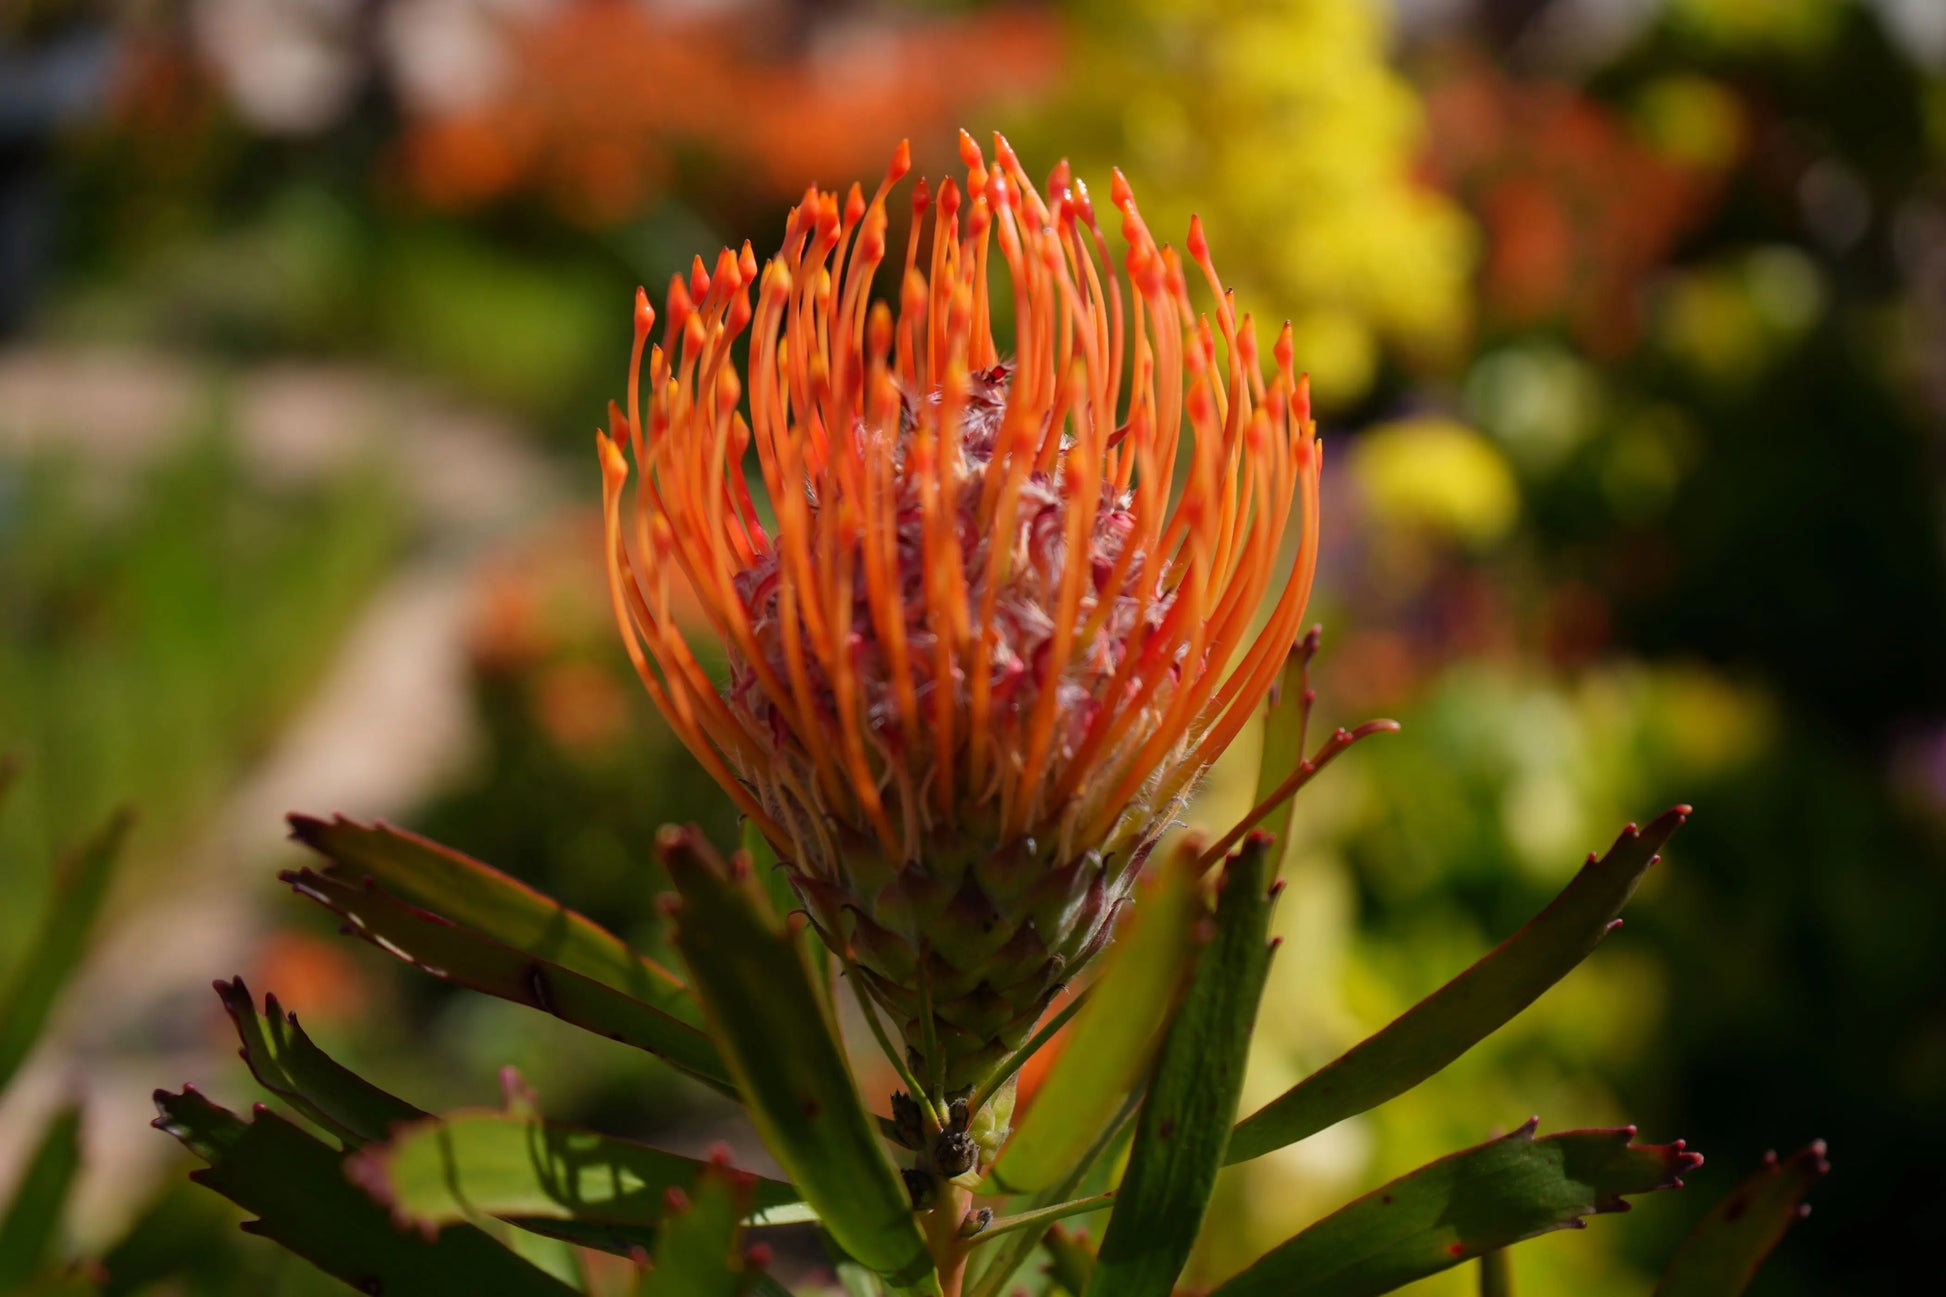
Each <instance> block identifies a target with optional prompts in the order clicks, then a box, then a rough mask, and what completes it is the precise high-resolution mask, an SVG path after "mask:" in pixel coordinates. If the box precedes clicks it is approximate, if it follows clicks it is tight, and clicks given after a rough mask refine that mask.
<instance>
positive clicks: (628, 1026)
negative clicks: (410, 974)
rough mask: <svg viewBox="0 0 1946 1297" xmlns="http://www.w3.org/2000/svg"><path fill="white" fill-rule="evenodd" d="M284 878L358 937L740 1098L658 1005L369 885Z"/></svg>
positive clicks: (307, 872)
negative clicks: (663, 1062)
mask: <svg viewBox="0 0 1946 1297" xmlns="http://www.w3.org/2000/svg"><path fill="white" fill-rule="evenodd" d="M279 877H281V878H282V879H283V880H284V881H285V882H287V883H289V884H290V885H291V887H292V888H293V889H295V890H296V891H297V892H298V893H299V894H301V895H304V896H308V897H310V898H311V899H312V900H314V901H317V902H318V903H319V904H321V905H323V906H325V907H326V908H328V909H330V910H332V911H334V912H335V913H337V914H339V915H341V916H343V917H344V918H345V919H346V920H347V921H348V923H349V926H350V930H351V931H352V932H354V933H356V934H357V935H359V936H361V937H364V938H365V939H366V940H368V941H370V942H371V943H372V944H373V945H375V946H378V947H379V948H380V949H381V950H386V951H389V952H391V953H392V954H394V955H396V956H398V957H399V958H401V959H404V960H405V961H407V962H408V963H410V964H412V965H413V966H415V967H417V968H419V969H421V970H423V971H425V972H427V973H430V974H432V975H433V976H434V977H437V978H439V979H441V980H442V981H447V982H452V983H454V984H456V985H459V986H467V987H471V988H472V989H474V990H476V991H484V992H485V993H487V994H488V995H495V996H498V997H500V998H501V999H503V1000H512V1001H513V1002H514V1003H516V1004H525V1005H528V1006H530V1007H532V1008H536V1009H539V1010H540V1011H541V1012H543V1013H550V1014H552V1015H554V1016H555V1017H557V1018H559V1019H561V1020H562V1021H563V1022H567V1023H572V1024H573V1025H574V1026H577V1027H580V1028H581V1029H582V1030H584V1031H591V1032H594V1033H595V1034H596V1035H598V1036H606V1037H607V1038H608V1039H610V1040H616V1041H620V1042H622V1043H623V1044H626V1045H633V1046H635V1047H636V1048H637V1049H645V1050H647V1051H649V1052H650V1053H652V1054H655V1055H657V1056H659V1057H661V1058H662V1059H664V1060H666V1061H667V1062H669V1063H671V1064H673V1065H674V1066H676V1067H678V1068H680V1069H681V1070H682V1071H684V1072H687V1073H689V1074H690V1075H691V1076H694V1077H696V1078H697V1079H698V1080H700V1081H703V1082H705V1083H707V1084H709V1085H711V1086H713V1087H715V1088H716V1089H718V1090H721V1091H723V1092H724V1093H726V1094H731V1093H733V1089H732V1086H731V1084H730V1079H729V1074H728V1072H726V1071H725V1070H724V1067H723V1061H722V1059H721V1058H719V1057H718V1056H717V1053H716V1048H715V1046H714V1045H712V1044H711V1043H710V1040H709V1037H707V1036H705V1035H704V1034H703V1033H702V1032H701V1031H700V1030H698V1029H697V1028H696V1027H693V1026H691V1025H690V1024H688V1023H686V1022H683V1021H681V1020H679V1019H677V1018H674V1017H671V1016H670V1015H669V1014H667V1013H664V1012H663V1011H662V1010H660V1009H658V1008H656V1007H655V1006H654V1005H652V1004H647V1003H645V1002H643V1001H641V1000H637V999H634V998H633V997H631V996H629V995H627V994H625V993H623V992H621V991H618V990H616V989H615V988H614V987H612V986H610V985H608V984H607V983H605V982H599V981H596V980H595V979H593V978H591V977H584V976H582V975H581V974H580V973H575V972H570V971H569V970H568V969H565V968H563V967H561V966H560V965H559V964H553V963H549V962H548V961H547V960H544V959H540V958H538V957H536V956H534V955H531V954H529V953H528V952H526V951H524V950H518V949H515V948H514V947H512V946H508V945H504V944H502V943H500V942H498V941H495V940H493V939H492V938H490V937H488V936H486V935H485V934H483V933H480V932H477V931H475V930H473V929H471V928H467V927H463V926H461V925H459V924H457V923H454V922H453V921H452V920H450V919H447V918H444V917H442V916H440V915H437V914H433V913H431V912H429V911H426V910H422V909H420V908H418V907H417V906H414V905H409V904H407V903H406V902H404V901H402V900H400V899H399V898H398V897H396V896H393V895H392V894H391V893H389V892H387V891H385V890H384V889H382V888H380V887H379V886H378V885H377V884H376V883H374V882H371V881H369V880H367V881H364V882H362V883H361V882H351V881H348V880H346V879H345V878H343V877H342V876H327V875H325V874H320V873H318V872H316V871H315V870H311V869H301V870H296V871H287V872H285V873H284V874H281V875H279Z"/></svg>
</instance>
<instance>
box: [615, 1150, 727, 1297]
mask: <svg viewBox="0 0 1946 1297" xmlns="http://www.w3.org/2000/svg"><path fill="white" fill-rule="evenodd" d="M746 1179H747V1177H740V1176H738V1175H737V1173H735V1172H732V1171H728V1170H726V1169H724V1168H723V1167H719V1166H710V1165H708V1164H705V1165H704V1166H703V1168H702V1174H701V1175H700V1176H698V1177H697V1178H696V1180H695V1181H694V1182H693V1183H692V1186H691V1189H690V1191H689V1192H688V1194H686V1195H684V1194H681V1193H680V1192H679V1191H678V1192H672V1193H671V1194H670V1198H671V1202H670V1204H669V1210H668V1213H667V1214H666V1215H665V1216H664V1217H663V1222H662V1232H661V1236H660V1237H659V1238H657V1239H656V1245H655V1268H654V1269H652V1270H650V1271H649V1272H648V1274H646V1275H644V1276H643V1277H642V1286H641V1288H640V1289H639V1290H638V1292H639V1294H640V1297H737V1294H739V1293H741V1292H743V1291H745V1289H746V1288H747V1286H748V1285H747V1283H746V1281H745V1278H744V1268H745V1266H744V1259H743V1257H742V1255H741V1253H740V1252H739V1250H738V1241H739V1240H740V1238H741V1237H742V1230H741V1228H740V1227H739V1225H738V1223H737V1222H738V1221H740V1220H742V1219H743V1217H744V1216H745V1215H747V1214H748V1213H749V1210H750V1192H749V1187H748V1185H747V1184H746V1183H744V1181H745V1180H746Z"/></svg>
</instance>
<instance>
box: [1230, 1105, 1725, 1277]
mask: <svg viewBox="0 0 1946 1297" xmlns="http://www.w3.org/2000/svg"><path fill="white" fill-rule="evenodd" d="M1537 1124H1538V1123H1537V1122H1536V1121H1533V1120H1530V1121H1528V1122H1526V1123H1525V1124H1523V1125H1522V1126H1521V1127H1520V1129H1518V1130H1516V1131H1514V1132H1513V1133H1512V1134H1510V1135H1504V1136H1502V1137H1501V1138H1499V1139H1495V1140H1491V1141H1489V1142H1487V1143H1485V1144H1481V1145H1479V1146H1478V1147H1475V1148H1470V1149H1467V1150H1465V1151H1464V1152H1460V1153H1454V1154H1452V1155H1451V1156H1448V1157H1443V1158H1441V1159H1440V1160H1439V1161H1437V1162H1433V1163H1431V1164H1429V1165H1427V1166H1422V1167H1420V1168H1419V1169H1418V1170H1417V1171H1414V1172H1412V1173H1411V1174H1409V1175H1404V1176H1401V1177H1400V1178H1398V1179H1397V1180H1394V1181H1392V1183H1390V1184H1388V1185H1385V1186H1384V1187H1383V1188H1380V1189H1375V1190H1373V1191H1372V1192H1371V1193H1368V1194H1366V1195H1365V1196H1364V1197H1363V1198H1360V1199H1358V1200H1357V1201H1356V1202H1353V1203H1351V1204H1349V1205H1348V1206H1345V1207H1342V1208H1340V1209H1339V1210H1337V1211H1336V1212H1333V1213H1332V1214H1331V1215H1329V1216H1327V1217H1325V1218H1324V1219H1323V1220H1321V1221H1319V1222H1318V1223H1317V1224H1315V1225H1313V1226H1311V1227H1310V1228H1309V1229H1307V1230H1304V1231H1303V1232H1302V1233H1299V1234H1297V1235H1296V1236H1295V1237H1293V1238H1290V1239H1287V1240H1285V1241H1284V1242H1283V1243H1280V1244H1278V1245H1277V1246H1276V1247H1275V1248H1273V1249H1272V1250H1271V1251H1270V1252H1269V1253H1267V1254H1265V1255H1264V1256H1263V1257H1262V1258H1261V1259H1260V1260H1258V1261H1257V1262H1256V1263H1255V1264H1254V1265H1252V1266H1250V1267H1249V1268H1248V1269H1247V1270H1244V1271H1243V1272H1242V1273H1241V1274H1239V1275H1237V1276H1236V1277H1235V1278H1233V1279H1231V1280H1229V1281H1228V1282H1227V1283H1224V1284H1222V1285H1221V1286H1220V1287H1218V1288H1217V1289H1216V1291H1215V1293H1213V1294H1212V1297H1370V1294H1374V1293H1386V1292H1391V1291H1392V1290H1393V1289H1395V1288H1399V1287H1402V1286H1404V1285H1405V1284H1408V1283H1411V1282H1412V1281H1413V1280H1415V1279H1423V1278H1424V1277H1425V1276H1427V1275H1429V1274H1436V1273H1438V1272H1439V1271H1441V1270H1445V1269H1447V1268H1449V1267H1451V1266H1455V1265H1459V1264H1460V1263H1461V1262H1463V1261H1468V1260H1471V1259H1472V1258H1474V1257H1477V1256H1480V1255H1482V1254H1484V1253H1487V1252H1491V1251H1493V1250H1494V1249H1496V1248H1503V1247H1506V1246H1507V1245H1509V1244H1511V1243H1517V1242H1519V1241H1520V1240H1521V1239H1526V1238H1532V1237H1534V1236H1535V1235H1537V1234H1545V1233H1547V1232H1548V1231H1550V1230H1557V1229H1567V1228H1573V1227H1576V1226H1580V1225H1582V1224H1585V1221H1584V1220H1583V1217H1586V1216H1590V1215H1594V1214H1597V1213H1600V1212H1610V1211H1624V1210H1626V1209H1627V1207H1628V1203H1627V1202H1626V1201H1625V1200H1626V1198H1627V1196H1628V1195H1630V1194H1639V1193H1649V1192H1651V1191H1653V1190H1657V1189H1672V1188H1680V1187H1681V1185H1682V1180H1681V1178H1680V1177H1681V1175H1682V1173H1683V1172H1685V1171H1687V1170H1689V1169H1690V1168H1691V1167H1694V1166H1696V1165H1698V1164H1700V1163H1701V1162H1702V1160H1703V1159H1702V1158H1701V1157H1700V1156H1699V1155H1697V1154H1695V1153H1689V1152H1685V1151H1684V1150H1683V1145H1682V1142H1681V1141H1680V1140H1678V1141H1677V1142H1676V1143H1674V1144H1637V1143H1635V1142H1634V1138H1635V1128H1634V1127H1633V1126H1629V1127H1625V1128H1623V1129H1620V1130H1570V1131H1563V1132H1561V1133H1559V1134H1555V1135H1548V1136H1545V1137H1544V1138H1540V1139H1536V1138H1535V1137H1534V1130H1535V1127H1536V1125H1537Z"/></svg>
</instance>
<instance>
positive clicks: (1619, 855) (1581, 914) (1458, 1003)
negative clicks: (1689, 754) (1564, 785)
mask: <svg viewBox="0 0 1946 1297" xmlns="http://www.w3.org/2000/svg"><path fill="white" fill-rule="evenodd" d="M1688 815H1689V808H1688V807H1687V806H1677V807H1675V808H1673V809H1671V810H1668V811H1665V812H1663V814H1662V815H1661V816H1660V817H1659V818H1658V819H1657V820H1656V821H1655V822H1654V823H1653V824H1651V825H1649V827H1648V828H1647V829H1645V830H1641V831H1639V832H1638V831H1637V829H1636V827H1635V826H1634V825H1633V824H1631V825H1629V826H1628V827H1627V828H1626V829H1623V830H1622V834H1621V836H1620V837H1618V838H1617V839H1616V840H1615V845H1614V846H1612V847H1610V848H1609V850H1608V854H1607V855H1605V856H1603V857H1602V858H1601V859H1599V860H1597V859H1595V858H1594V856H1593V855H1590V856H1589V857H1588V863H1587V864H1585V865H1583V866H1582V867H1581V870H1580V872H1579V873H1577V874H1576V875H1575V876H1574V879H1573V881H1571V882H1570V883H1569V884H1568V885H1567V887H1566V888H1565V889H1564V890H1563V891H1562V892H1561V894H1560V895H1559V896H1557V897H1555V898H1554V900H1553V901H1552V902H1551V903H1549V905H1548V906H1547V908H1546V909H1544V910H1542V911H1541V912H1540V913H1539V914H1537V915H1535V916H1534V918H1533V919H1532V920H1530V921H1529V922H1528V924H1527V926H1526V927H1524V928H1522V929H1521V930H1520V931H1519V932H1516V933H1515V934H1514V935H1513V936H1511V937H1509V938H1507V940H1506V941H1504V942H1502V943H1501V944H1500V945H1499V946H1498V947H1497V948H1495V949H1494V950H1493V951H1492V952H1490V953H1489V954H1488V955H1487V956H1486V957H1485V958H1483V959H1481V960H1480V961H1479V962H1478V963H1476V964H1474V965H1473V967H1471V968H1469V969H1467V970H1466V971H1465V972H1463V973H1461V974H1460V975H1459V976H1458V977H1455V978H1454V979H1453V980H1452V981H1450V982H1448V983H1447V984H1446V985H1445V986H1442V987H1441V988H1439V989H1438V990H1437V991H1434V992H1433V993H1432V994H1431V995H1429V996H1427V997H1426V998H1425V999H1423V1000H1421V1001H1420V1002H1419V1003H1418V1004H1416V1005H1414V1006H1413V1007H1412V1008H1410V1009H1408V1010H1407V1011H1406V1012H1405V1013H1404V1014H1402V1015H1401V1016H1400V1017H1399V1018H1397V1019H1396V1020H1395V1021H1393V1022H1392V1024H1391V1025H1390V1026H1388V1027H1386V1028H1385V1029H1384V1030H1382V1031H1380V1032H1379V1033H1378V1034H1377V1035H1375V1036H1372V1037H1370V1038H1368V1039H1367V1040H1365V1041H1364V1042H1362V1043H1361V1044H1358V1045H1355V1046H1353V1047H1352V1049H1351V1050H1350V1051H1349V1052H1347V1053H1346V1054H1344V1055H1343V1056H1342V1057H1340V1058H1339V1059H1338V1060H1337V1061H1336V1062H1333V1063H1329V1064H1327V1065H1326V1066H1324V1067H1322V1068H1320V1069H1319V1070H1318V1071H1316V1072H1313V1073H1312V1074H1311V1075H1310V1076H1308V1077H1306V1078H1304V1080H1302V1081H1300V1082H1298V1083H1297V1084H1296V1085H1295V1086H1293V1087H1292V1088H1290V1089H1289V1090H1286V1091H1285V1092H1284V1093H1283V1094H1281V1095H1279V1096H1278V1097H1277V1098H1275V1099H1273V1100H1271V1101H1270V1102H1269V1103H1268V1104H1266V1105H1265V1106H1264V1107H1262V1108H1260V1109H1258V1110H1257V1111H1256V1112H1255V1113H1253V1114H1252V1115H1251V1116H1250V1117H1248V1118H1246V1119H1245V1120H1244V1121H1243V1122H1242V1123H1241V1124H1240V1125H1238V1126H1237V1128H1236V1130H1235V1132H1234V1133H1232V1134H1231V1136H1230V1149H1229V1153H1228V1155H1227V1159H1226V1160H1227V1162H1228V1163H1231V1164H1234V1163H1237V1162H1245V1161H1248V1160H1249V1159H1251V1158H1253V1157H1262V1156H1263V1155H1264V1154H1265V1153H1269V1152H1271V1151H1273V1150H1275V1149H1279V1148H1283V1147H1284V1146H1285V1145H1287V1144H1295V1143H1297V1142H1298V1141H1299V1140H1301V1139H1307V1138H1309V1137H1310V1136H1312V1135H1315V1134H1317V1133H1318V1132H1319V1131H1321V1130H1323V1129H1325V1128H1326V1127H1328V1126H1333V1125H1336V1124H1337V1123H1338V1122H1340V1121H1343V1120H1344V1119H1345V1118H1347V1117H1352V1116H1356V1115H1357V1114H1359V1113H1361V1112H1365V1111H1367V1110H1368V1109H1371V1108H1376V1107H1377V1106H1378V1105H1379V1104H1381V1103H1384V1102H1385V1101H1386V1100H1388V1099H1394V1098H1397V1097H1398V1096H1399V1095H1401V1094H1404V1093H1405V1092H1406V1091H1407V1090H1410V1089H1411V1088H1412V1087H1413V1086H1415V1085H1418V1084H1419V1083H1420V1082H1421V1081H1423V1080H1425V1079H1426V1078H1427V1077H1429V1076H1431V1075H1433V1074H1434V1073H1435V1072H1438V1071H1439V1070H1440V1069H1441V1068H1443V1067H1445V1066H1446V1065H1447V1064H1448V1063H1451V1062H1452V1061H1453V1060H1454V1059H1456V1058H1458V1057H1459V1056H1460V1055H1461V1054H1464V1053H1465V1052H1466V1051H1467V1050H1469V1049H1471V1048H1473V1046H1475V1045H1477V1044H1479V1043H1480V1042H1481V1041H1482V1040H1484V1039H1486V1037H1488V1036H1489V1035H1491V1034H1493V1032H1494V1031H1496V1030H1498V1029H1499V1028H1500V1027H1501V1026H1502V1025H1504V1024H1505V1023H1506V1022H1507V1021H1508V1020H1510V1019H1511V1018H1513V1017H1514V1016H1515V1015H1516V1014H1518V1013H1519V1012H1520V1011H1521V1010H1523V1009H1525V1008H1526V1007H1527V1006H1528V1005H1530V1004H1532V1003H1533V1002H1534V1001H1535V1000H1537V999H1539V998H1540V997H1541V993H1542V992H1544V991H1546V990H1547V988H1548V987H1550V986H1552V985H1554V984H1555V983H1556V982H1558V981H1560V980H1561V979H1562V978H1563V977H1566V976H1567V975H1568V973H1569V972H1571V971H1573V969H1574V968H1575V966H1576V965H1578V964H1579V963H1580V962H1581V961H1582V960H1584V959H1586V958H1587V957H1588V955H1589V954H1590V953H1591V952H1592V951H1593V950H1594V948H1595V947H1596V946H1598V945H1600V944H1601V941H1602V938H1603V937H1605V936H1607V935H1608V934H1609V933H1610V932H1612V931H1613V930H1614V929H1615V928H1616V927H1618V926H1619V924H1620V920H1618V919H1617V918H1616V917H1615V916H1616V915H1617V914H1619V913H1620V912H1621V909H1622V907H1623V906H1624V905H1626V904H1627V903H1628V898H1629V897H1630V896H1632V895H1633V894H1634V892H1635V885H1636V884H1637V883H1638V882H1640V881H1641V879H1642V875H1643V874H1644V873H1646V872H1647V871H1648V868H1649V866H1650V865H1653V864H1654V863H1655V862H1656V860H1657V859H1658V857H1657V856H1656V852H1657V851H1658V850H1660V849H1661V847H1662V844H1663V843H1665V842H1667V841H1668V840H1669V836H1670V835H1671V834H1672V833H1674V832H1675V831H1676V830H1677V829H1678V828H1679V827H1681V825H1682V822H1683V820H1684V819H1686V818H1687V817H1688Z"/></svg>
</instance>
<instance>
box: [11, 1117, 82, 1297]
mask: <svg viewBox="0 0 1946 1297" xmlns="http://www.w3.org/2000/svg"><path fill="white" fill-rule="evenodd" d="M80 1169H81V1110H80V1109H79V1108H72V1107H70V1108H63V1109H62V1110H61V1111H60V1112H58V1113H56V1114H55V1115H54V1119H53V1120H52V1121H50V1122H48V1123H47V1129H46V1130H44V1131H43V1132H42V1133H41V1140H40V1143H39V1145H37V1146H36V1147H35V1149H34V1153H33V1156H32V1157H30V1158H28V1160H27V1169H26V1170H25V1171H23V1172H22V1173H21V1176H20V1180H19V1182H18V1183H17V1184H15V1186H14V1195H13V1201H12V1203H10V1204H9V1205H8V1206H7V1209H6V1212H5V1213H4V1214H0V1293H10V1292H13V1291H15V1290H16V1289H18V1288H20V1287H21V1286H22V1285H24V1284H26V1282H27V1281H28V1280H29V1279H31V1278H33V1277H35V1276H36V1275H39V1274H40V1273H41V1272H42V1271H43V1270H45V1269H46V1268H47V1266H48V1264H49V1263H50V1262H51V1261H53V1259H54V1254H55V1249H56V1248H57V1247H58V1245H59V1244H60V1240H61V1217H62V1216H63V1215H64V1214H65V1213H66V1211H67V1205H68V1190H70V1189H71V1188H73V1186H74V1175H75V1172H76V1171H78V1170H80Z"/></svg>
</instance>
